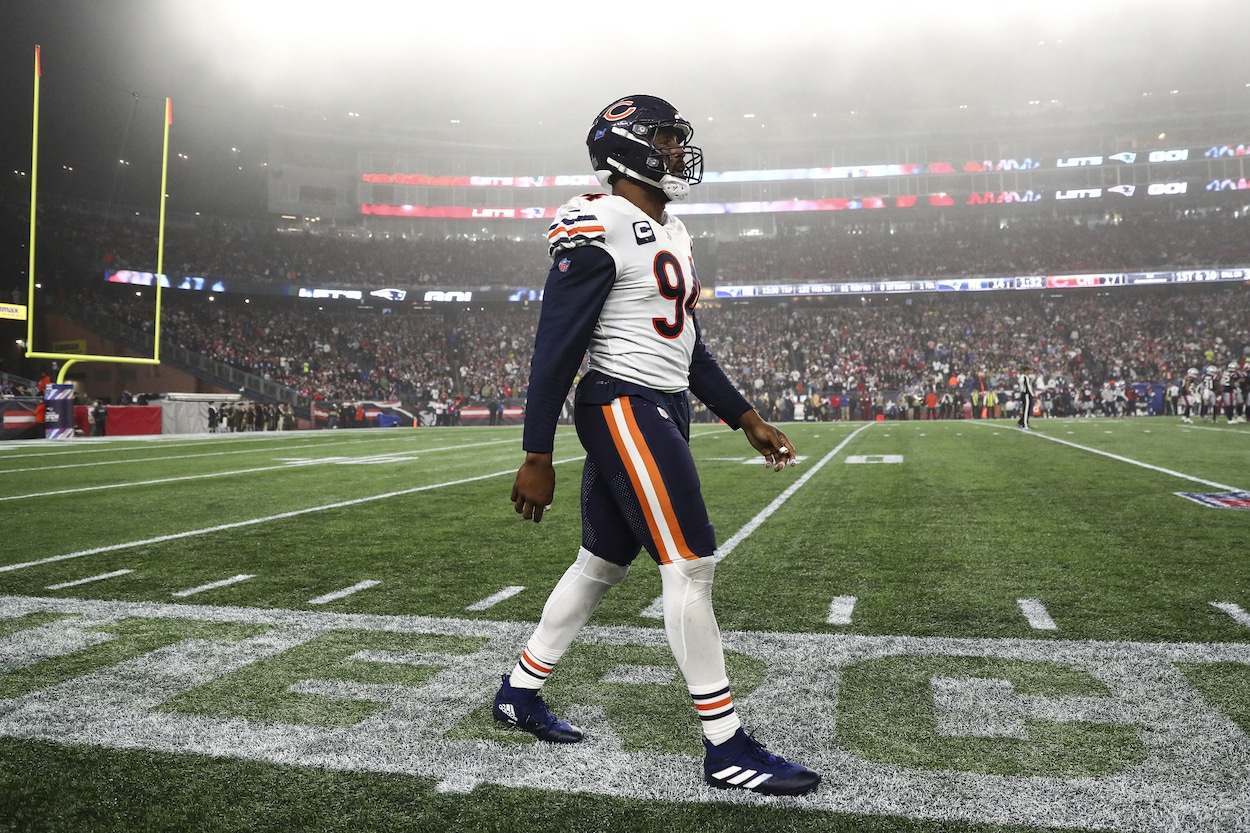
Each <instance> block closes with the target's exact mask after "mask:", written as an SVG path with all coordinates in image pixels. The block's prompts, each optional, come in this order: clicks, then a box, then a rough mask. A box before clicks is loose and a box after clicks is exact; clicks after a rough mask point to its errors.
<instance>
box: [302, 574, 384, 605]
mask: <svg viewBox="0 0 1250 833" xmlns="http://www.w3.org/2000/svg"><path fill="white" fill-rule="evenodd" d="M381 583H382V582H380V581H374V580H373V579H371V578H367V579H365V580H364V581H358V582H356V583H355V584H353V585H352V586H351V587H344V588H343V589H342V590H335V591H334V592H333V593H326V594H325V595H324V596H318V597H317V598H315V599H309V600H308V604H310V605H323V604H329V603H330V602H334V601H338V600H339V599H343V598H346V597H348V596H350V595H352V594H353V593H359V592H360V591H361V590H368V589H369V588H370V587H377V586H378V585H379V584H381Z"/></svg>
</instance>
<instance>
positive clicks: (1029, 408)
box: [1016, 365, 1037, 431]
mask: <svg viewBox="0 0 1250 833" xmlns="http://www.w3.org/2000/svg"><path fill="white" fill-rule="evenodd" d="M1035 401H1037V383H1036V382H1035V381H1034V379H1033V371H1032V370H1031V369H1030V368H1029V367H1027V366H1024V365H1021V367H1020V418H1019V419H1018V420H1016V426H1017V427H1019V428H1023V429H1025V430H1026V431H1027V430H1028V428H1029V417H1030V416H1032V415H1033V403H1034V402H1035Z"/></svg>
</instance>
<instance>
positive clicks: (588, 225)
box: [547, 194, 608, 257]
mask: <svg viewBox="0 0 1250 833" xmlns="http://www.w3.org/2000/svg"><path fill="white" fill-rule="evenodd" d="M603 196H604V195H603V194H583V195H581V196H580V197H574V198H573V199H571V200H569V201H568V202H566V203H565V204H564V205H562V206H560V207H559V208H558V209H556V218H555V220H554V221H553V222H552V223H551V227H550V228H548V229H547V253H548V254H549V255H550V256H551V257H555V255H556V253H557V252H560V251H563V250H566V249H573V248H576V247H578V246H586V245H606V244H607V239H608V229H607V226H606V225H605V224H604V222H603V220H601V219H600V218H599V216H598V214H597V213H596V211H595V208H596V206H595V202H596V201H598V200H599V199H601V198H602V197H603Z"/></svg>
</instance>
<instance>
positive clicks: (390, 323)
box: [78, 285, 1250, 409]
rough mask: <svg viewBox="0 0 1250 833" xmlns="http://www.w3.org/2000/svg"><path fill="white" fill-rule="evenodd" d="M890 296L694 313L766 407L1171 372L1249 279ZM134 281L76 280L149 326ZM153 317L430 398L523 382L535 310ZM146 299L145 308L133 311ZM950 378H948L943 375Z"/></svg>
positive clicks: (1221, 339)
mask: <svg viewBox="0 0 1250 833" xmlns="http://www.w3.org/2000/svg"><path fill="white" fill-rule="evenodd" d="M1023 295H1025V294H1024V293H1013V292H1006V293H980V294H978V295H977V296H975V297H967V296H964V297H952V296H950V295H946V294H941V295H938V294H933V295H913V296H910V298H907V297H899V296H885V297H877V298H873V299H870V300H869V301H867V302H859V301H856V302H855V303H846V302H842V303H833V302H829V303H810V302H809V303H791V304H788V305H787V304H777V303H775V302H752V303H750V304H738V305H734V306H710V307H708V308H706V309H703V310H702V311H701V313H700V320H701V323H702V325H703V328H704V332H705V334H706V335H705V338H706V340H707V342H708V345H709V347H710V348H711V349H712V351H713V352H714V353H715V354H716V355H717V357H718V358H719V360H720V362H721V364H722V365H723V366H724V368H725V370H726V372H727V373H729V375H730V377H731V378H733V379H734V380H735V381H736V382H737V383H738V385H739V387H740V388H741V389H742V390H743V391H744V392H745V393H747V395H748V397H749V398H751V399H752V400H753V401H756V402H759V403H762V406H763V407H769V408H776V409H784V408H785V407H786V406H785V402H784V400H786V399H790V400H795V399H806V397H808V396H809V395H810V394H813V393H816V394H820V395H822V396H825V397H828V396H829V395H831V394H835V393H837V394H843V393H845V392H848V391H858V392H859V393H860V394H861V395H862V394H863V392H864V391H868V392H869V393H870V394H873V395H875V394H876V393H878V392H880V393H881V395H882V396H887V395H889V396H894V397H896V398H897V397H901V396H904V395H906V394H909V393H910V394H912V395H913V396H914V397H916V398H918V399H923V398H924V396H925V394H926V393H927V392H928V391H930V390H933V391H935V392H937V393H938V395H939V396H940V395H941V394H942V393H943V392H945V391H947V390H951V391H953V392H956V391H962V392H964V393H970V392H971V391H973V390H982V389H984V390H990V391H993V390H1004V389H1011V388H1013V387H1014V375H1015V373H1016V372H1017V371H1018V370H1019V368H1020V367H1021V366H1028V367H1030V368H1033V369H1034V370H1035V372H1037V373H1038V374H1040V376H1041V377H1042V378H1043V379H1044V380H1046V382H1047V384H1048V385H1049V386H1052V387H1058V388H1060V389H1068V388H1074V389H1083V388H1086V387H1091V386H1092V387H1093V389H1094V390H1098V389H1099V388H1101V386H1102V385H1103V384H1104V383H1106V382H1108V381H1111V380H1115V381H1126V382H1130V383H1131V382H1151V383H1154V384H1155V385H1157V386H1160V385H1166V384H1167V383H1168V381H1169V380H1171V379H1174V378H1179V376H1180V375H1183V374H1184V372H1185V370H1186V369H1187V368H1188V367H1190V366H1194V365H1198V366H1202V365H1206V364H1209V363H1211V362H1227V361H1230V360H1233V359H1237V360H1240V359H1241V358H1243V357H1244V356H1245V355H1246V351H1247V349H1250V293H1248V292H1247V291H1246V289H1245V288H1244V287H1242V286H1240V285H1238V286H1235V287H1219V288H1215V289H1210V288H1185V289H1171V290H1169V289H1164V288H1150V289H1136V290H1134V289H1120V290H1118V291H1112V292H1099V291H1096V290H1090V289H1085V290H1074V291H1071V292H1068V293H1066V294H1064V295H1061V296H1046V295H1043V294H1042V293H1038V292H1033V293H1028V294H1027V296H1026V297H1021V296H1023ZM133 297H134V296H133V293H131V292H125V293H114V294H113V295H112V297H111V298H110V297H108V296H107V295H106V294H104V292H102V291H101V290H99V289H97V290H94V291H92V292H90V293H89V292H88V291H87V290H83V292H82V294H80V295H79V297H78V300H79V301H80V302H81V303H87V304H89V305H90V306H91V307H92V308H94V309H95V311H96V312H98V313H103V314H106V315H109V316H110V317H113V318H116V319H119V320H124V321H128V322H129V323H131V324H132V325H133V326H136V327H141V328H145V329H146V328H150V327H151V318H150V310H149V309H148V308H145V307H144V306H143V305H142V304H135V303H133V302H132V300H131V299H133ZM166 298H167V299H168V301H167V302H166V304H165V306H164V310H163V318H162V328H163V332H165V333H167V334H171V335H172V337H173V338H175V339H176V341H177V342H178V343H179V344H181V345H182V346H184V347H187V348H188V349H190V350H192V351H194V352H198V353H200V354H202V355H205V356H208V357H210V358H213V359H216V360H218V361H222V362H225V363H227V364H230V365H232V366H234V367H237V368H239V369H242V370H245V371H247V372H250V373H254V374H257V375H259V376H262V377H264V378H266V379H268V380H270V381H274V382H277V383H279V384H282V385H286V386H289V387H291V388H293V389H295V390H297V391H298V392H299V394H300V396H301V399H302V400H303V401H312V400H314V399H317V400H326V401H330V402H339V401H357V400H402V401H405V402H410V403H416V404H425V403H426V402H428V401H444V400H446V399H448V398H451V397H455V396H460V397H461V398H463V399H466V400H470V401H482V402H484V401H489V400H492V399H498V398H502V399H511V398H523V396H524V391H525V387H526V383H527V377H528V371H529V353H530V348H531V345H532V338H533V332H534V329H535V326H536V323H537V315H538V312H537V310H535V309H526V308H522V307H519V306H518V307H516V308H505V309H498V308H497V309H486V310H473V311H468V310H463V309H459V308H455V309H453V308H447V309H444V310H414V311H401V312H399V313H396V314H392V315H382V314H380V313H379V311H378V310H376V309H374V310H362V309H357V308H355V307H353V306H350V305H341V306H338V307H335V306H330V305H326V306H317V305H314V303H312V302H303V303H301V302H298V301H293V300H289V299H288V300H284V301H282V302H277V301H273V302H269V303H266V304H260V303H254V304H247V305H245V304H241V303H238V302H234V303H229V304H227V303H224V302H218V303H206V302H204V300H203V298H202V297H201V296H187V295H181V294H179V293H168V294H167V295H166ZM140 310H143V311H140ZM952 380H954V381H953V382H952Z"/></svg>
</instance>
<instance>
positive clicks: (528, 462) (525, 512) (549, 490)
mask: <svg viewBox="0 0 1250 833" xmlns="http://www.w3.org/2000/svg"><path fill="white" fill-rule="evenodd" d="M555 493H556V470H555V467H554V466H553V465H552V464H551V455H550V454H535V453H534V452H532V451H531V452H528V453H526V455H525V462H524V463H522V464H521V468H520V469H518V470H517V473H516V481H515V482H514V483H513V484H512V505H513V506H515V507H516V511H517V514H518V515H520V516H521V517H522V518H524V519H525V520H527V521H533V522H534V523H539V522H540V521H542V519H543V512H545V511H547V510H548V509H550V508H551V500H552V498H553V497H554V496H555Z"/></svg>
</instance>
